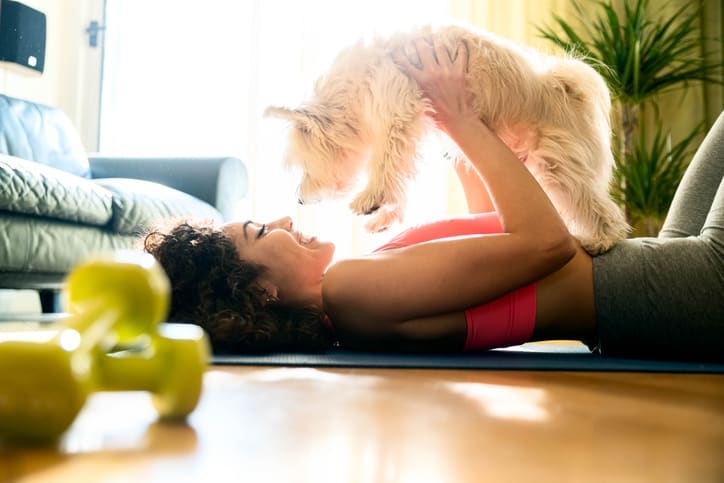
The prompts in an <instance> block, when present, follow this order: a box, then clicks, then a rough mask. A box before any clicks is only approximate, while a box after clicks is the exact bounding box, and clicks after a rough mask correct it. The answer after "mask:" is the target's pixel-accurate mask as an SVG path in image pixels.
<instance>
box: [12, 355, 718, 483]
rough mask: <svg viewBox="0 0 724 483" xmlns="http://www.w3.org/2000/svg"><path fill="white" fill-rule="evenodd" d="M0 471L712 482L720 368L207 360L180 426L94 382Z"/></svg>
mask: <svg viewBox="0 0 724 483" xmlns="http://www.w3.org/2000/svg"><path fill="white" fill-rule="evenodd" d="M0 481H2V482H7V481H13V482H27V483H30V482H53V483H58V482H71V483H82V482H107V483H111V482H113V483H116V482H132V483H138V482H167V481H168V482H174V483H177V482H222V481H223V482H226V481H233V482H256V481H264V482H283V483H286V482H310V483H312V482H313V483H326V482H333V483H342V482H374V483H380V482H414V483H428V482H456V483H457V482H459V483H464V482H476V483H479V482H484V481H491V482H517V481H522V482H549V481H550V482H598V481H601V482H617V483H618V482H638V481H646V482H649V481H650V482H697V483H704V482H724V376H721V375H718V376H717V375H696V374H636V373H595V372H520V371H473V370H469V371H460V370H455V371H452V370H400V369H396V370H392V369H374V370H373V369H358V370H348V369H344V370H342V369H340V370H331V369H324V370H318V369H310V368H253V367H252V368H250V367H246V368H245V367H211V368H210V369H209V371H208V373H207V374H206V379H205V388H204V394H203V397H202V400H201V402H200V404H199V406H198V407H197V409H196V411H194V413H193V414H192V415H191V417H190V418H189V420H188V424H186V425H183V424H182V425H179V424H176V425H171V424H164V423H159V422H156V419H155V413H154V412H153V409H152V407H151V405H150V403H149V400H148V397H147V395H146V394H143V393H116V394H109V393H106V394H97V395H95V396H93V398H92V399H91V400H90V401H89V402H88V404H87V406H86V407H85V408H84V409H83V411H82V412H81V414H80V415H79V417H78V418H77V419H76V421H75V423H74V425H73V426H72V428H71V429H70V430H69V431H68V432H67V433H66V435H65V436H64V437H63V439H62V440H61V441H60V442H59V443H58V444H57V445H54V446H52V447H45V448H18V447H11V446H8V445H6V446H4V447H0Z"/></svg>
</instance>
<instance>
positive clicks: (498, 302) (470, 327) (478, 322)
mask: <svg viewBox="0 0 724 483" xmlns="http://www.w3.org/2000/svg"><path fill="white" fill-rule="evenodd" d="M502 232H503V227H502V225H501V224H500V219H499V218H498V215H497V213H495V212H490V213H476V214H471V215H466V216H459V217H456V218H448V219H444V220H439V221H434V222H431V223H425V224H421V225H417V226H414V227H411V228H408V229H407V230H404V231H403V232H401V233H400V234H398V235H397V236H395V237H393V238H392V239H391V240H390V241H388V242H387V243H385V244H384V245H382V246H381V247H379V248H377V249H376V250H374V251H375V252H379V251H382V250H387V249H390V248H400V247H406V246H410V245H415V244H418V243H424V242H427V241H431V240H439V239H442V238H451V237H456V236H463V235H481V234H493V233H502ZM535 317H536V288H535V284H530V285H527V286H525V287H521V288H519V289H517V290H514V291H512V292H509V293H507V294H505V295H503V296H501V297H498V298H497V299H495V300H492V301H490V302H488V303H486V304H483V305H478V306H477V307H473V308H470V309H467V310H466V311H465V319H466V321H467V337H466V339H465V347H464V350H465V351H466V352H469V351H482V350H487V349H492V348H496V347H506V346H511V345H518V344H523V343H525V342H527V341H529V340H530V337H531V335H532V334H533V329H534V327H535Z"/></svg>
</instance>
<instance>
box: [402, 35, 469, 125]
mask: <svg viewBox="0 0 724 483" xmlns="http://www.w3.org/2000/svg"><path fill="white" fill-rule="evenodd" d="M413 47H414V48H415V50H416V51H417V55H418V57H419V59H420V65H419V66H417V65H415V64H413V63H412V61H411V60H410V58H409V57H408V56H407V55H406V54H405V52H404V51H403V50H402V49H401V48H400V49H396V50H394V51H393V52H392V60H393V61H394V62H395V63H396V64H397V65H398V66H399V67H400V68H401V69H402V70H403V71H404V72H405V73H406V74H407V75H409V76H410V77H411V78H412V79H414V80H415V82H417V84H418V86H419V87H420V89H421V90H422V92H423V94H424V95H425V97H427V98H428V99H429V100H430V103H431V104H432V107H433V109H434V112H433V113H432V117H433V119H435V122H436V123H437V125H438V127H439V128H441V129H442V130H444V131H447V132H448V133H449V130H450V126H451V125H452V124H453V123H455V122H465V121H469V120H475V121H478V119H479V118H478V116H477V115H476V113H475V112H474V110H473V108H472V96H471V94H470V91H469V90H468V88H467V83H466V74H467V70H468V49H467V47H466V46H465V43H463V42H460V43H459V44H458V46H457V50H456V51H455V56H454V58H452V57H451V55H450V52H449V51H448V49H447V48H446V47H445V46H443V45H439V44H437V43H436V42H435V40H434V39H433V40H432V41H429V40H426V39H423V38H419V39H417V40H415V41H414V42H413Z"/></svg>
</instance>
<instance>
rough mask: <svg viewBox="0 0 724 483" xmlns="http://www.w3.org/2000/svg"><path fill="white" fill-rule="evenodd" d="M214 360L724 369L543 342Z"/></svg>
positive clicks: (310, 364) (631, 369) (337, 364)
mask: <svg viewBox="0 0 724 483" xmlns="http://www.w3.org/2000/svg"><path fill="white" fill-rule="evenodd" d="M212 362H213V363H214V364H218V365H246V366H287V367H289V366H294V367H387V368H406V369H494V370H526V371H531V370H541V371H625V372H691V373H694V372H698V373H714V374H721V373H724V364H719V363H698V362H677V361H653V360H638V359H617V358H610V357H601V356H599V355H597V354H592V353H591V352H590V351H589V350H588V348H587V347H586V346H583V345H564V344H540V343H537V344H524V345H521V346H515V347H508V348H505V349H495V350H491V351H488V352H482V353H476V354H444V355H441V354H388V353H384V354H380V353H370V352H353V351H345V350H340V349H333V350H330V351H328V352H326V353H323V354H295V353H279V354H268V355H259V356H240V355H216V356H214V357H213V360H212Z"/></svg>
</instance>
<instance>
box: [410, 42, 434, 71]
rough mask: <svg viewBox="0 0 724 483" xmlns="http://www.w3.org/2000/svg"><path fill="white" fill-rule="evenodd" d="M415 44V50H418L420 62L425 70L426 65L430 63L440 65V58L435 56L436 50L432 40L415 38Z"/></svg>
mask: <svg viewBox="0 0 724 483" xmlns="http://www.w3.org/2000/svg"><path fill="white" fill-rule="evenodd" d="M414 44H415V50H417V55H418V57H420V64H421V65H422V70H425V67H427V66H430V65H436V64H437V65H439V62H438V59H436V58H435V51H434V50H433V48H432V45H431V42H430V41H429V40H428V39H424V38H418V39H415V41H414Z"/></svg>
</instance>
